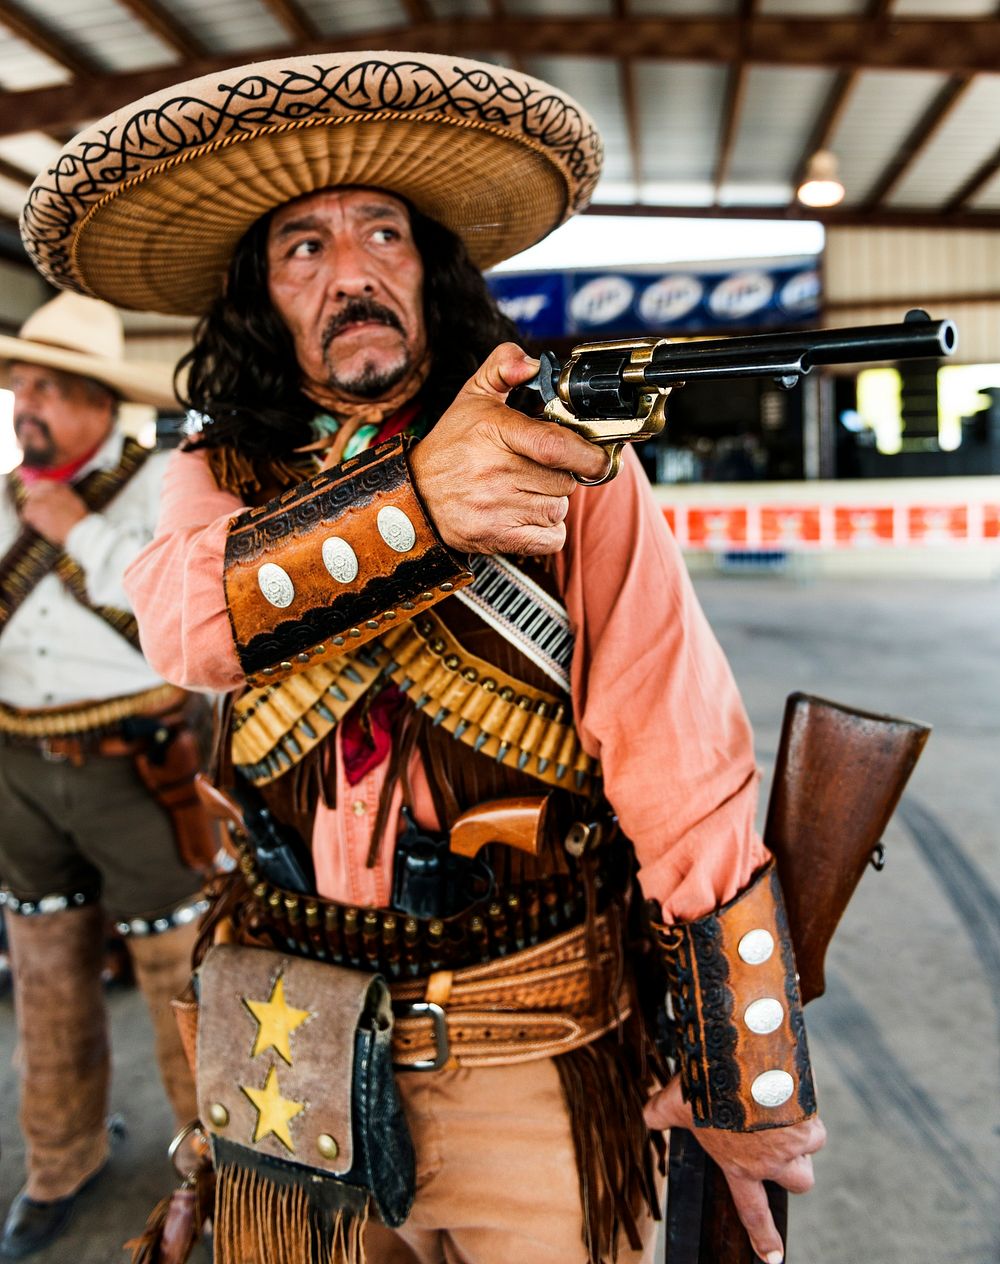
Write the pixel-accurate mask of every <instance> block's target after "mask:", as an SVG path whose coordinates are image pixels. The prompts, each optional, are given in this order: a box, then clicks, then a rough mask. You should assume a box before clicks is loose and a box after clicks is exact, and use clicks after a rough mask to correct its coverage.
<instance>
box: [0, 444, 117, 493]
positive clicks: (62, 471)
mask: <svg viewBox="0 0 1000 1264" xmlns="http://www.w3.org/2000/svg"><path fill="white" fill-rule="evenodd" d="M103 442H104V440H103V439H102V440H101V443H99V444H98V445H97V447H94V448H91V449H90V451H89V452H86V453H84V455H83V456H81V457H78V458H77V459H76V460H75V461H67V462H66V464H65V465H44V466H37V465H25V464H24V462H23V461H22V462H21V464H20V465H19V466H18V467H17V476H18V478H19V479H20V480H21V482H22V483H41V482H49V483H68V482H70V481H71V480H72V478H73V476H74V474H79V473H80V471H81V470H82V469H83V467H84V466H85V465H86V464H87V462H88V461H90V460H92V458H93V457H94V455H95V453H96V452H97V449H98V448H99V447H100V446H101V444H102V443H103Z"/></svg>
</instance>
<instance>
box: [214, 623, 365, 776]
mask: <svg viewBox="0 0 1000 1264" xmlns="http://www.w3.org/2000/svg"><path fill="white" fill-rule="evenodd" d="M379 672H380V668H379V666H378V665H377V664H376V662H375V659H374V658H373V657H372V653H371V650H370V649H369V647H368V646H364V647H362V648H361V649H359V650H355V651H354V652H353V653H352V654H350V655H346V654H345V655H342V656H341V657H340V658H334V659H330V661H329V662H326V663H319V664H317V665H316V666H315V667H310V668H308V669H307V670H306V671H302V672H299V673H298V674H297V675H295V676H289V677H288V679H287V680H282V681H280V682H276V683H275V684H272V685H265V686H264V687H263V688H262V689H251V690H249V692H247V693H245V694H244V695H243V696H242V697H241V698H240V699H239V701H238V702H237V703H236V706H235V708H234V710H233V725H232V734H233V745H232V751H233V762H234V763H235V764H236V765H237V767H238V768H239V769H240V772H241V773H242V774H243V775H244V776H245V777H247V778H248V779H249V780H250V781H252V782H253V783H254V785H258V786H262V785H266V784H267V783H268V782H269V781H274V779H275V778H276V777H280V776H281V774H282V773H284V772H287V771H288V769H289V768H291V767H292V766H293V765H294V764H297V763H298V762H299V760H300V759H302V758H303V757H304V756H305V755H308V754H309V752H310V751H311V750H312V749H313V748H314V747H315V746H318V745H319V743H320V742H321V741H322V740H323V738H324V737H326V736H327V735H328V734H329V733H330V732H331V731H332V730H333V729H334V728H335V727H336V726H337V724H339V723H340V721H341V720H342V719H343V717H344V716H345V715H346V714H347V712H348V711H350V709H351V707H353V706H354V704H355V702H357V700H358V699H359V698H360V697H361V696H362V695H363V694H364V693H365V692H366V691H367V690H368V689H370V688H371V686H372V685H373V684H374V683H375V681H376V679H377V678H378V676H379Z"/></svg>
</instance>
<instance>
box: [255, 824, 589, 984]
mask: <svg viewBox="0 0 1000 1264" xmlns="http://www.w3.org/2000/svg"><path fill="white" fill-rule="evenodd" d="M239 868H240V872H241V874H242V876H243V880H244V882H245V883H246V885H247V888H248V889H249V892H250V895H251V899H252V904H253V907H254V910H255V913H256V916H255V917H254V916H253V915H252V916H251V920H250V922H249V925H248V929H249V930H250V931H251V932H254V931H255V930H260V929H263V928H264V927H266V928H267V929H268V930H269V932H270V933H271V934H272V935H274V936H276V937H277V940H278V943H279V945H280V947H281V948H283V949H285V950H287V951H288V952H292V953H295V954H296V955H297V956H305V957H311V958H313V959H314V960H316V961H332V962H335V963H336V964H338V965H347V966H355V967H360V968H362V969H371V970H378V971H380V972H382V973H383V974H385V976H386V977H387V978H389V979H408V978H413V979H415V978H419V977H421V976H423V975H426V974H428V973H429V972H431V971H433V970H442V969H449V968H452V967H457V966H463V965H469V964H470V963H473V962H477V961H479V962H485V961H493V960H495V959H496V958H498V957H505V956H507V954H508V953H511V952H516V951H519V950H520V949H522V948H530V947H533V946H534V945H535V944H539V943H542V942H543V941H544V940H546V939H551V938H552V936H553V935H557V934H559V933H560V932H562V931H564V930H569V929H570V928H571V927H573V926H577V925H579V923H580V922H581V921H582V920H583V915H584V895H583V892H582V890H581V887H580V883H579V880H578V879H577V878H576V877H575V876H574V875H573V874H572V873H570V872H567V873H564V874H560V875H557V876H551V877H546V878H541V879H538V880H537V881H530V882H526V883H525V884H524V885H523V886H521V887H518V888H517V889H516V890H503V889H497V890H494V892H493V894H492V895H491V896H490V898H489V899H488V900H484V901H483V902H481V903H480V904H477V905H474V906H473V907H472V908H470V909H469V910H468V911H467V912H465V913H461V914H460V915H459V916H458V917H453V918H449V919H448V920H447V921H444V920H442V919H441V918H431V919H423V918H416V917H406V916H404V915H402V914H400V913H395V912H393V911H392V910H387V909H367V908H358V907H352V906H349V905H343V904H336V903H334V902H333V901H332V900H324V899H322V898H321V897H320V896H313V895H297V894H295V893H293V892H291V891H285V890H282V889H281V888H280V887H276V886H275V885H274V884H273V883H270V882H267V881H266V880H265V879H264V878H263V877H262V875H261V873H260V871H259V870H258V869H257V867H256V865H255V864H254V860H253V857H252V855H251V854H250V852H249V850H247V849H246V848H244V849H243V851H242V854H241V856H240V860H239ZM255 922H256V926H255Z"/></svg>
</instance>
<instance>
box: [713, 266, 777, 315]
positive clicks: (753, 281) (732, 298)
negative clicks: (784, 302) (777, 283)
mask: <svg viewBox="0 0 1000 1264" xmlns="http://www.w3.org/2000/svg"><path fill="white" fill-rule="evenodd" d="M773 293H774V281H772V279H771V278H770V277H769V276H768V275H767V273H766V272H737V273H735V274H734V275H733V276H730V277H727V278H726V279H725V281H720V282H719V284H718V285H717V286H716V287H715V289H714V290H713V291H712V295H711V297H710V298H709V300H708V306H709V307H710V309H711V311H712V314H713V315H715V316H719V317H721V318H722V319H723V320H742V319H743V318H744V317H745V316H751V315H752V314H753V313H754V312H758V311H760V309H761V308H762V307H766V306H767V304H768V303H769V302H770V299H771V295H772V294H773Z"/></svg>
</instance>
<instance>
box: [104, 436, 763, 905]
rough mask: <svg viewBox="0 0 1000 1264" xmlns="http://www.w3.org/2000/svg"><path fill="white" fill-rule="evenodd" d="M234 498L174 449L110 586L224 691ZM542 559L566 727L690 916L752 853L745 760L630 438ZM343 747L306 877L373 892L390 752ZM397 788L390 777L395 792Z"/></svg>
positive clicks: (649, 883) (576, 500)
mask: <svg viewBox="0 0 1000 1264" xmlns="http://www.w3.org/2000/svg"><path fill="white" fill-rule="evenodd" d="M243 508H244V506H243V503H242V502H241V501H240V500H239V499H238V498H237V497H236V496H234V495H232V494H231V493H229V492H225V491H220V489H219V488H218V486H217V485H216V482H215V479H214V477H213V475H212V473H211V471H210V469H209V467H208V464H207V462H206V461H205V459H204V457H203V456H202V455H201V454H199V453H197V452H178V453H175V454H174V455H173V456H172V458H171V462H170V464H169V466H168V468H167V471H166V476H165V480H164V487H163V499H162V503H161V510H160V520H159V524H158V527H157V532H156V536H155V538H154V540H153V542H152V543H151V544H150V545H148V547H147V548H145V549H144V550H143V552H142V553H140V554H139V556H138V557H137V558H136V560H135V561H134V562H133V563H132V565H131V566H130V567H129V568H128V570H127V572H126V575H125V585H126V589H127V591H128V594H129V597H130V599H131V603H132V608H133V610H134V611H135V614H136V617H137V618H138V621H139V627H140V633H141V637H142V648H143V653H144V654H145V655H146V658H147V659H148V661H149V662H150V664H151V665H152V666H153V668H154V669H155V670H156V671H157V672H159V674H160V675H161V676H163V677H164V679H166V680H169V681H172V682H173V683H174V684H177V685H182V686H184V687H186V688H190V689H205V690H213V691H218V692H225V691H229V690H232V689H237V688H239V687H240V686H241V685H242V684H243V683H244V676H243V672H242V670H241V668H240V665H239V661H238V659H237V656H236V650H235V646H234V642H233V634H232V629H231V627H230V622H229V615H228V612H227V609H226V600H225V593H224V589H223V559H224V555H225V545H226V533H227V528H228V525H229V520H230V519H231V518H232V516H233V515H234V514H235V513H238V512H239V511H240V510H241V509H243ZM554 561H555V567H554V573H555V579H556V584H557V586H558V588H559V590H560V592H561V594H562V599H563V602H564V604H565V606H566V609H567V611H568V612H569V617H570V622H571V625H572V627H573V631H574V633H575V637H576V644H575V649H574V653H573V663H572V671H571V678H572V691H573V708H574V713H575V716H576V725H577V730H578V732H579V735H580V739H581V741H582V743H583V746H584V749H585V750H586V751H587V753H588V754H590V755H592V756H593V757H594V758H595V759H598V760H600V763H601V768H602V771H603V775H604V787H605V792H606V794H607V797H608V799H609V801H610V802H611V804H612V806H613V808H614V809H615V811H616V812H617V814H618V817H619V820H620V822H621V826H622V829H623V830H624V831H625V833H626V834H627V835H628V837H629V838H631V839H632V841H633V843H634V845H635V850H636V856H637V858H638V862H639V880H640V882H641V884H642V887H643V890H644V892H645V894H646V895H647V897H649V898H650V899H655V900H658V901H659V902H660V904H661V906H662V909H663V916H664V919H665V920H666V921H671V922H672V921H691V920H694V919H695V918H698V917H701V916H702V915H703V914H705V913H708V912H710V911H711V910H713V909H714V908H716V907H717V906H718V905H719V904H721V903H724V902H725V901H726V900H729V899H731V898H732V897H733V896H734V895H736V893H737V892H738V891H740V890H741V889H742V888H743V887H745V886H746V885H747V883H748V882H749V880H750V878H751V876H752V874H753V873H754V871H755V870H756V869H757V868H759V867H760V865H761V864H762V863H763V862H764V860H765V859H766V858H767V852H766V851H765V849H764V846H763V843H762V842H761V840H760V838H759V837H758V836H757V834H756V832H755V829H754V818H755V811H756V798H757V780H758V778H757V770H756V767H755V764H754V757H753V747H752V738H751V733H750V727H749V724H748V722H747V717H746V714H745V712H744V709H743V705H742V702H741V700H740V697H739V694H738V692H737V689H736V685H735V682H734V681H733V678H732V674H731V672H730V670H729V665H728V663H727V662H726V659H725V657H724V655H723V653H722V651H721V649H720V648H719V645H718V643H717V641H716V640H715V637H714V636H713V634H712V631H711V629H710V628H709V626H708V623H707V622H706V620H705V616H704V614H703V613H702V610H701V608H700V606H699V605H698V601H697V598H696V597H695V594H694V591H693V589H692V587H691V582H690V580H689V578H688V575H687V571H686V570H685V568H684V563H683V560H682V558H681V555H680V551H679V549H678V547H677V544H676V542H675V540H674V538H673V536H672V535H671V533H670V530H669V528H668V527H667V525H666V522H665V521H664V518H663V514H662V512H661V511H660V508H659V506H658V505H657V504H656V501H655V500H654V498H653V496H652V493H651V491H650V488H649V485H648V483H647V482H646V479H645V476H644V475H643V474H642V471H641V468H640V466H639V462H638V460H637V458H636V457H635V454H634V453H633V452H632V451H631V450H629V451H628V453H627V454H626V458H625V460H624V461H623V462H622V470H621V473H620V474H619V476H618V477H617V478H616V479H614V480H613V481H612V482H610V483H606V484H605V485H603V486H601V487H590V488H579V489H578V490H577V491H576V492H575V493H574V495H573V496H572V497H571V498H570V508H569V515H568V517H567V519H566V544H565V547H564V548H563V550H562V552H561V553H559V554H558V555H557V556H556V557H555V559H554ZM337 740H338V741H339V740H340V738H339V731H338V737H337ZM340 755H341V752H339V751H338V758H337V760H336V769H337V774H336V775H337V783H338V784H337V796H336V804H337V806H336V808H334V809H329V808H325V807H323V805H322V804H320V806H319V809H318V811H317V815H316V819H315V824H314V829H313V838H312V848H313V857H314V861H315V866H316V875H317V883H318V887H319V893H320V894H321V895H323V896H325V897H327V898H328V899H333V900H339V901H341V902H343V903H349V904H356V905H363V906H368V907H385V906H387V905H388V903H389V892H390V885H391V872H392V852H393V848H392V847H388V846H384V847H382V848H381V849H380V853H381V854H380V858H379V861H378V864H377V866H376V868H374V869H369V868H367V867H366V864H365V859H366V856H367V852H368V845H369V836H370V830H371V825H372V822H373V820H374V817H375V811H376V806H377V804H378V801H379V795H380V792H381V789H382V785H383V782H384V778H385V776H386V767H387V764H388V760H386V761H383V763H382V764H381V765H380V766H378V767H376V768H373V769H372V770H370V771H369V772H367V773H366V774H365V775H364V776H363V777H362V779H361V780H360V781H359V782H358V783H356V784H355V785H350V784H348V782H347V780H346V778H345V776H344V771H343V770H344V760H343V758H341V757H340ZM411 772H412V783H413V792H414V796H415V803H414V808H415V815H416V817H417V820H418V823H419V824H421V825H422V826H424V828H428V829H433V828H435V826H436V825H437V824H438V823H437V821H436V819H435V815H434V808H433V806H432V803H431V797H430V792H429V789H428V786H427V780H426V777H425V776H424V775H423V771H422V769H421V767H420V765H419V756H417V755H415V756H414V766H413V768H412V769H411ZM400 797H401V791H399V790H398V788H397V803H396V804H395V805H394V806H395V807H397V808H398V806H399V800H400ZM390 819H392V820H396V819H398V812H395V813H394V814H393V816H392V817H391V818H390Z"/></svg>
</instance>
